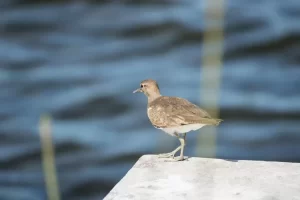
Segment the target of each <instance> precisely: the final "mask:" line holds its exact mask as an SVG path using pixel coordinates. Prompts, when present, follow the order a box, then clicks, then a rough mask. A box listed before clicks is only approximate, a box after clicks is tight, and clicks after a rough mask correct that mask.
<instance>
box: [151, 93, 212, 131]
mask: <svg viewBox="0 0 300 200" xmlns="http://www.w3.org/2000/svg"><path fill="white" fill-rule="evenodd" d="M148 116H149V118H150V121H151V123H152V124H153V125H154V126H156V127H162V128H163V127H172V126H180V125H186V124H194V123H203V124H215V120H214V119H212V118H211V116H210V115H209V114H208V113H207V112H206V111H205V110H203V109H201V108H199V107H198V106H196V105H195V104H192V103H191V102H189V101H188V100H186V99H182V98H179V97H161V98H160V99H158V100H157V101H156V102H153V104H152V105H150V106H149V108H148Z"/></svg>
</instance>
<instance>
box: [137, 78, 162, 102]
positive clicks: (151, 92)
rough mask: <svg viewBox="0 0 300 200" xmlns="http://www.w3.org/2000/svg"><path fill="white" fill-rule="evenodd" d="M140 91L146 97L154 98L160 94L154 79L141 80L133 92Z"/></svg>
mask: <svg viewBox="0 0 300 200" xmlns="http://www.w3.org/2000/svg"><path fill="white" fill-rule="evenodd" d="M136 92H142V93H144V94H145V95H146V96H147V97H148V98H156V97H158V96H161V95H160V91H159V87H158V84H157V82H156V81H155V80H152V79H147V80H144V81H142V82H141V84H140V88H138V89H136V90H135V91H133V93H136Z"/></svg>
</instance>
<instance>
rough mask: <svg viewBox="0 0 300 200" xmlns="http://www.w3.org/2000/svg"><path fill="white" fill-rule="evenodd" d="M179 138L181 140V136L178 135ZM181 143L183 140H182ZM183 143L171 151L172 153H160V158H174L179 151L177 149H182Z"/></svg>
mask: <svg viewBox="0 0 300 200" xmlns="http://www.w3.org/2000/svg"><path fill="white" fill-rule="evenodd" d="M177 138H178V139H179V141H180V139H181V138H180V137H179V136H177ZM180 144H181V142H180ZM181 147H182V145H180V146H179V147H177V148H176V149H174V150H173V151H171V152H170V153H163V154H159V155H158V157H159V158H171V157H172V158H174V156H175V154H176V153H177V151H179V150H180V149H181Z"/></svg>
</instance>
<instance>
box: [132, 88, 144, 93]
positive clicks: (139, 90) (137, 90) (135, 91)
mask: <svg viewBox="0 0 300 200" xmlns="http://www.w3.org/2000/svg"><path fill="white" fill-rule="evenodd" d="M137 92H143V91H142V89H141V88H139V89H136V90H134V91H133V93H137Z"/></svg>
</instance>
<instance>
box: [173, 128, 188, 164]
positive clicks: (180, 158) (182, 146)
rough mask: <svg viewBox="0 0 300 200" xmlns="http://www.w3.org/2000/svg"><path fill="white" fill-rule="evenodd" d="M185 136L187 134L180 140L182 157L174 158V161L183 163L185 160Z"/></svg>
mask: <svg viewBox="0 0 300 200" xmlns="http://www.w3.org/2000/svg"><path fill="white" fill-rule="evenodd" d="M185 136H186V133H184V134H183V138H179V141H180V144H181V145H180V149H181V151H180V155H179V156H178V157H176V158H174V161H182V160H184V156H183V151H184V146H185V145H186V142H185Z"/></svg>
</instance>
